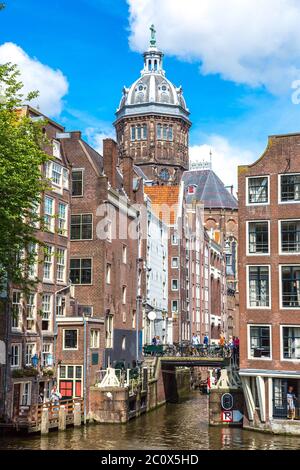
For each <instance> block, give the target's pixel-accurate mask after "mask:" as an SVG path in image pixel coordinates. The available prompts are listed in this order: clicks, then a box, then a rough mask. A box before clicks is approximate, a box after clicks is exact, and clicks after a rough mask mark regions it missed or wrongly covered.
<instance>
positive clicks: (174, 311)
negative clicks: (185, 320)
mask: <svg viewBox="0 0 300 470" xmlns="http://www.w3.org/2000/svg"><path fill="white" fill-rule="evenodd" d="M174 302H176V304H177V308H176V310H174V308H173V304H174ZM171 310H172V313H178V300H172V301H171Z"/></svg>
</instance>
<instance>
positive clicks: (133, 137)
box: [131, 126, 135, 140]
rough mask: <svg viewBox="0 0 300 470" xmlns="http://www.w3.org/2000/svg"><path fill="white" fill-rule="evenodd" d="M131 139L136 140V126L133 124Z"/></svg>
mask: <svg viewBox="0 0 300 470" xmlns="http://www.w3.org/2000/svg"><path fill="white" fill-rule="evenodd" d="M131 140H135V126H131Z"/></svg>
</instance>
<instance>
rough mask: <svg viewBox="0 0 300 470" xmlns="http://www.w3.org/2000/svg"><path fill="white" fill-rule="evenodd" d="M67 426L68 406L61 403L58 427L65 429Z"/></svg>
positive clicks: (61, 429)
mask: <svg viewBox="0 0 300 470" xmlns="http://www.w3.org/2000/svg"><path fill="white" fill-rule="evenodd" d="M66 426H67V420H66V407H65V405H61V406H60V407H59V412H58V429H59V430H60V431H64V430H65V429H66Z"/></svg>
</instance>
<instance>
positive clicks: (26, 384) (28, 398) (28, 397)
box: [19, 382, 32, 407]
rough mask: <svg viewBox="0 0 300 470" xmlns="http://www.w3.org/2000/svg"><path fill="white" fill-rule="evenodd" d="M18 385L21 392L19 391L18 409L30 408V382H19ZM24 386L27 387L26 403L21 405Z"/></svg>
mask: <svg viewBox="0 0 300 470" xmlns="http://www.w3.org/2000/svg"><path fill="white" fill-rule="evenodd" d="M20 385H21V390H20V404H19V405H20V407H23V406H24V407H25V406H30V404H31V388H32V384H31V382H21V383H20ZM26 386H28V394H27V403H23V397H24V391H25V387H26Z"/></svg>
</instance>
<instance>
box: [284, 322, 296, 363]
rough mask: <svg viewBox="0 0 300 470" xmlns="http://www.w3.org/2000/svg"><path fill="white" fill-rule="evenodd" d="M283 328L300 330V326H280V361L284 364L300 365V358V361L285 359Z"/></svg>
mask: <svg viewBox="0 0 300 470" xmlns="http://www.w3.org/2000/svg"><path fill="white" fill-rule="evenodd" d="M283 328H299V329H300V324H298V325H280V360H281V361H282V362H296V363H297V362H298V363H300V358H299V359H285V358H284V357H283Z"/></svg>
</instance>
